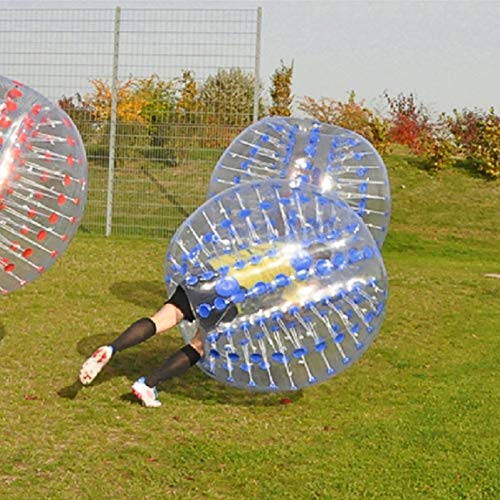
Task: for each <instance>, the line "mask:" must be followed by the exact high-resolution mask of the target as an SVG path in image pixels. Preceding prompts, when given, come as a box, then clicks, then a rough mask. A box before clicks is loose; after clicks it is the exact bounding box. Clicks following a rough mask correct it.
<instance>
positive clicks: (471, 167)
mask: <svg viewBox="0 0 500 500" xmlns="http://www.w3.org/2000/svg"><path fill="white" fill-rule="evenodd" d="M453 167H454V168H456V169H457V170H461V171H462V172H465V173H466V174H468V175H470V176H471V177H475V178H476V179H483V180H489V181H492V180H493V179H492V178H491V177H490V176H488V175H487V174H485V173H484V172H481V170H479V163H478V161H477V160H473V159H470V158H468V159H464V160H456V161H455V162H454V163H453Z"/></svg>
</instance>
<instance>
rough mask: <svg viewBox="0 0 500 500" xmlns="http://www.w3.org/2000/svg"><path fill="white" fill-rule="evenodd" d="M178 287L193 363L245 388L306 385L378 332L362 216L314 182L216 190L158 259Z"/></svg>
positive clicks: (377, 299) (377, 277)
mask: <svg viewBox="0 0 500 500" xmlns="http://www.w3.org/2000/svg"><path fill="white" fill-rule="evenodd" d="M165 278H166V286H167V290H168V292H169V294H170V295H171V294H172V293H173V292H174V290H175V289H176V288H177V286H179V285H180V286H182V287H183V289H184V290H185V292H186V294H187V296H188V298H189V301H190V304H191V307H192V309H193V311H194V314H195V317H196V321H194V322H192V323H189V322H187V321H182V322H181V324H180V328H181V331H182V333H183V336H184V339H185V341H187V342H189V341H190V340H191V339H192V336H193V335H194V334H195V332H196V330H197V329H199V330H200V332H201V335H202V338H203V342H204V350H205V356H204V358H203V359H202V360H201V361H200V362H199V364H198V365H199V366H200V368H201V369H202V370H203V371H204V372H205V373H207V374H208V375H210V376H212V377H214V378H216V379H217V380H219V381H222V382H225V383H228V384H231V385H233V386H235V387H239V388H242V389H250V390H258V391H272V390H281V391H288V390H294V389H298V388H302V387H307V386H310V385H312V384H315V383H317V382H321V381H324V380H326V379H328V378H330V377H332V376H333V375H335V374H337V373H340V372H341V371H343V370H344V369H345V368H347V367H348V366H350V365H351V364H353V363H354V362H355V361H356V360H357V359H358V358H359V357H360V356H361V355H362V354H363V353H364V352H365V351H366V349H367V348H368V346H369V345H370V344H371V342H372V341H373V339H374V338H375V336H376V335H377V333H378V331H379V329H380V327H381V324H382V321H383V318H384V313H385V305H386V301H387V277H386V272H385V269H384V265H383V262H382V259H381V257H380V253H379V250H378V247H377V245H376V244H375V241H374V239H373V237H372V236H371V234H370V232H369V231H368V229H367V228H366V226H365V224H364V223H363V221H362V220H361V218H360V217H358V216H357V215H356V214H355V213H354V212H353V211H352V210H351V209H350V208H349V207H348V206H347V204H346V203H345V202H344V201H343V200H341V199H340V198H338V197H336V196H334V195H331V194H330V195H327V196H325V195H323V194H321V193H319V192H317V191H315V190H314V188H313V186H311V185H304V186H302V187H300V188H292V187H290V185H289V183H288V182H286V181H280V180H275V181H273V180H267V181H262V182H259V181H256V182H251V183H247V184H242V185H239V186H234V187H232V188H230V189H228V190H226V191H223V192H222V193H220V194H218V195H216V196H214V197H213V198H211V199H210V200H208V201H207V202H205V204H203V205H202V206H201V207H200V208H199V209H198V210H196V212H194V213H193V214H192V215H191V216H190V217H189V218H188V219H187V220H186V221H185V222H184V224H183V225H182V226H181V227H180V228H179V230H178V231H177V233H176V234H175V236H174V238H173V240H172V243H171V245H170V247H169V249H168V251H167V255H166V259H165Z"/></svg>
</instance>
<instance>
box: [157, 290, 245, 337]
mask: <svg viewBox="0 0 500 500" xmlns="http://www.w3.org/2000/svg"><path fill="white" fill-rule="evenodd" d="M216 297H217V293H216V292H215V290H213V289H212V290H210V291H205V292H203V291H201V290H199V289H197V288H195V287H190V286H186V287H184V286H183V285H177V288H176V289H175V291H174V293H173V294H172V296H171V297H170V298H169V299H168V300H167V301H166V302H165V304H172V305H174V306H175V307H177V309H179V311H181V313H182V315H183V316H184V318H183V319H185V320H187V321H189V322H192V321H194V320H195V319H198V321H199V324H200V326H201V327H202V328H203V329H204V330H205V331H209V330H213V329H214V328H216V327H217V325H218V324H219V323H221V322H231V321H233V319H234V318H236V316H238V308H237V307H236V305H235V304H234V303H233V302H229V304H228V305H227V307H226V308H225V309H222V310H218V309H216V308H212V311H211V312H210V315H209V316H208V318H201V317H199V318H196V317H195V315H194V311H193V308H194V309H195V310H196V308H197V307H198V305H200V304H203V303H207V304H212V303H213V301H214V299H215V298H216Z"/></svg>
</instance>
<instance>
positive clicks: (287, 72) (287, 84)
mask: <svg viewBox="0 0 500 500" xmlns="http://www.w3.org/2000/svg"><path fill="white" fill-rule="evenodd" d="M292 76H293V62H292V64H290V66H285V64H284V62H283V61H281V66H280V67H279V68H277V69H276V70H275V71H274V73H273V76H272V77H271V90H270V94H271V99H272V105H271V107H270V108H269V114H270V115H279V116H291V115H292V102H293V95H292Z"/></svg>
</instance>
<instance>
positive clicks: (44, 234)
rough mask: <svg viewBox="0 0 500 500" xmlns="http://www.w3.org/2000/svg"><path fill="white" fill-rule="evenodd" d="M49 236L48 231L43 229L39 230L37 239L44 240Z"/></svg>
mask: <svg viewBox="0 0 500 500" xmlns="http://www.w3.org/2000/svg"><path fill="white" fill-rule="evenodd" d="M46 237H47V231H45V230H44V229H42V230H41V231H38V234H37V235H36V239H37V240H38V241H43V240H44V239H45V238H46Z"/></svg>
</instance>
